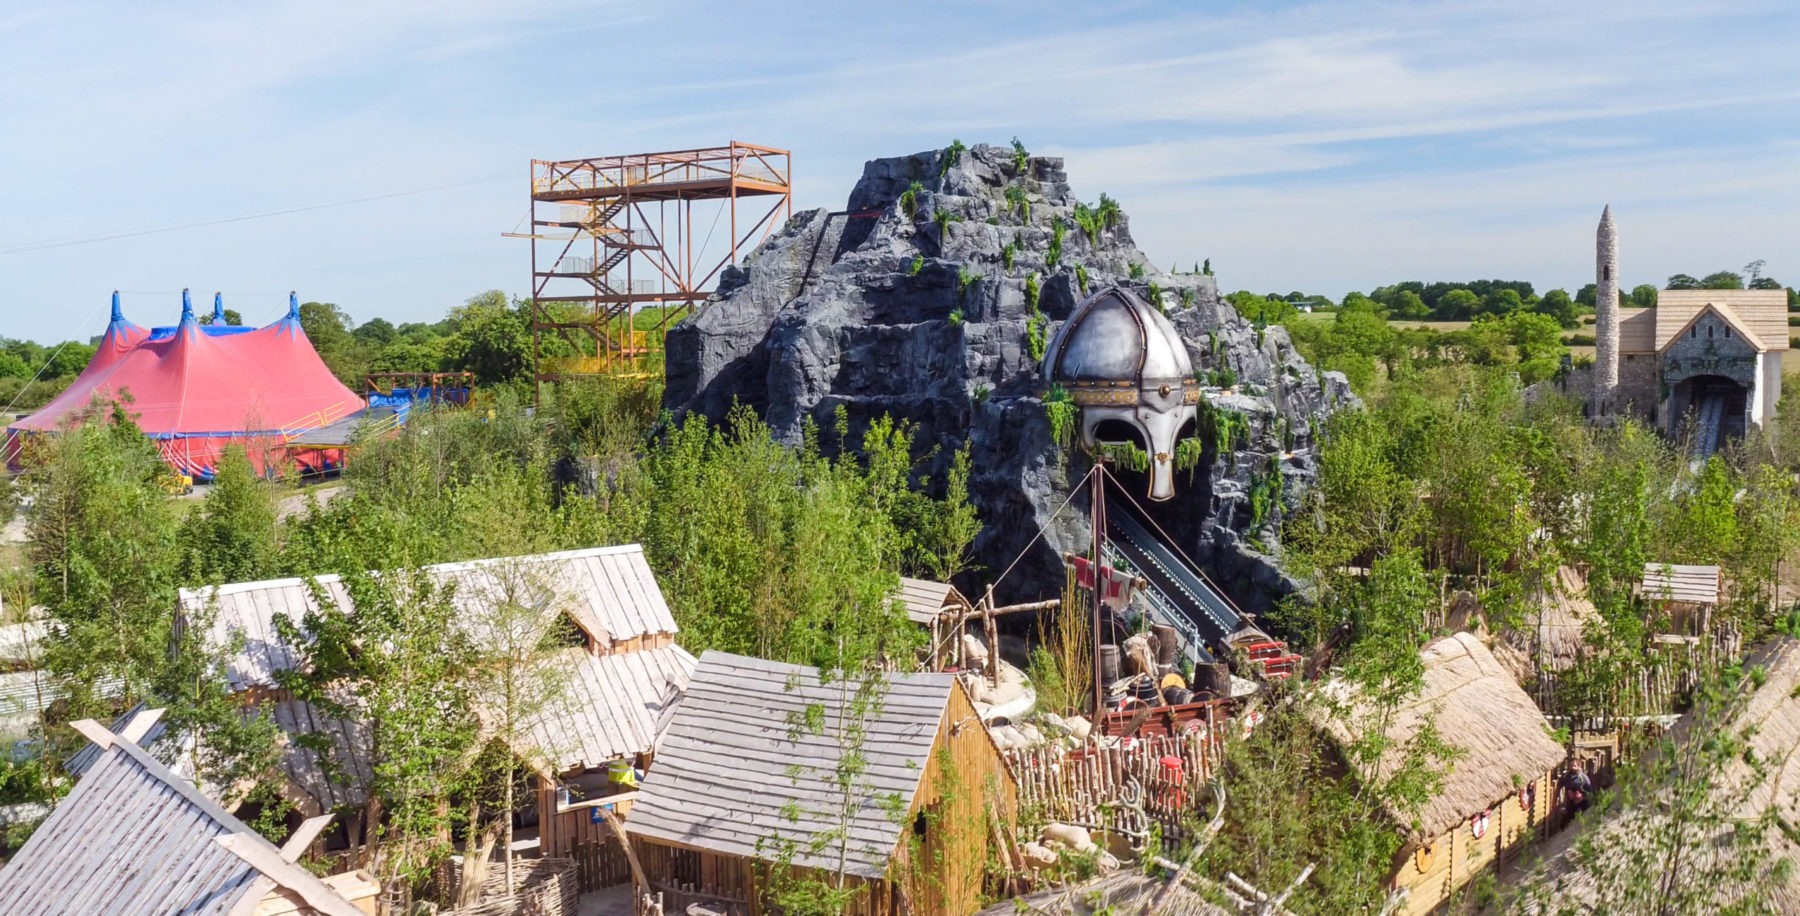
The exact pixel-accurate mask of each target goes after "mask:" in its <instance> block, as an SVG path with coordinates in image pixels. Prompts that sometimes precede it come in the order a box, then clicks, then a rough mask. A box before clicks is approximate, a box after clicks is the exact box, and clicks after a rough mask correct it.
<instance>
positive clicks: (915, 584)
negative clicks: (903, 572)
mask: <svg viewBox="0 0 1800 916" xmlns="http://www.w3.org/2000/svg"><path fill="white" fill-rule="evenodd" d="M897 597H898V598H899V600H900V606H901V607H904V608H906V619H908V620H911V621H912V622H913V623H924V624H929V623H932V622H933V621H935V620H937V619H938V616H939V615H941V614H942V613H943V611H944V608H946V607H952V606H957V607H960V606H966V605H967V604H968V601H967V600H966V599H964V598H963V596H962V593H961V592H958V591H957V590H956V586H954V585H951V584H950V583H948V582H932V581H930V580H928V579H913V578H910V577H908V576H901V577H900V592H899V594H898V596H897Z"/></svg>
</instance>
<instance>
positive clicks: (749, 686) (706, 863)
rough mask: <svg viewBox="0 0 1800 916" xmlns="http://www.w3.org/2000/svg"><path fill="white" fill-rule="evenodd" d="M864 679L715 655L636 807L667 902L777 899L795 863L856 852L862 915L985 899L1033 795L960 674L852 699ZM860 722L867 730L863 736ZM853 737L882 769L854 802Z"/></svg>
mask: <svg viewBox="0 0 1800 916" xmlns="http://www.w3.org/2000/svg"><path fill="white" fill-rule="evenodd" d="M857 686H858V685H856V684H845V683H842V682H829V683H828V682H825V681H822V680H821V678H820V674H819V671H818V670H817V669H814V668H807V667H804V666H800V665H788V664H781V663H777V662H771V661H765V660H762V659H756V658H748V657H745V656H740V655H730V654H726V653H723V652H707V653H705V654H704V655H702V656H701V657H700V665H699V667H698V668H696V669H695V670H694V674H693V677H692V679H691V680H690V682H689V684H688V691H687V696H686V697H685V698H684V699H683V700H682V702H681V705H680V706H679V707H677V708H676V710H675V714H674V717H673V718H672V720H671V721H670V723H669V728H668V730H667V731H666V732H665V733H664V734H663V736H662V744H661V747H660V749H659V750H658V753H657V760H656V766H655V768H653V769H652V770H651V771H650V774H649V776H648V777H647V778H646V779H645V780H644V784H643V787H642V789H641V790H640V791H639V793H638V798H637V805H636V807H635V808H634V809H633V810H632V813H631V817H630V818H629V819H627V821H626V826H627V828H628V829H629V831H630V834H631V838H632V841H633V846H634V847H635V849H636V853H637V856H638V858H639V860H640V861H641V862H642V863H643V867H644V871H645V873H646V876H647V879H648V880H649V882H650V887H649V888H647V889H646V890H648V892H650V893H652V894H660V895H662V898H663V901H664V906H665V908H666V909H667V911H669V912H681V911H682V910H683V909H684V908H685V907H687V906H690V905H692V904H700V905H702V906H712V907H717V908H722V909H724V910H729V911H732V912H740V913H746V914H761V913H765V912H770V909H769V907H768V902H767V896H768V895H769V893H770V892H771V890H772V889H773V888H774V887H776V886H777V885H778V884H779V883H780V882H781V881H782V880H783V875H784V874H785V875H787V876H790V877H792V876H803V875H807V874H811V875H814V876H827V875H830V876H835V875H836V874H837V871H838V868H839V866H840V864H841V866H842V870H843V874H844V875H845V880H846V882H847V885H848V886H853V887H858V888H860V893H859V894H858V896H857V898H856V900H855V902H854V903H853V904H852V906H851V908H850V912H852V913H856V914H894V913H902V912H914V913H969V912H973V911H975V910H976V909H977V908H978V906H979V902H980V894H981V888H982V882H983V879H984V873H983V870H984V863H986V862H987V861H988V858H989V852H990V845H989V844H990V843H992V842H994V840H993V838H994V836H995V835H996V834H1002V833H1004V832H1005V831H1006V830H1007V829H1009V828H1007V827H1005V826H1004V825H1006V824H1010V823H1011V821H1012V817H1013V810H1014V805H1015V799H1016V796H1017V790H1016V787H1015V785H1014V783H1013V779H1012V776H1011V775H1010V774H1009V773H1008V771H1007V769H1006V764H1005V762H1004V760H1003V759H1002V757H1001V754H1000V749H999V748H998V747H997V746H996V745H995V744H994V741H993V739H992V738H991V737H990V736H989V734H988V731H987V729H986V727H984V726H983V725H982V723H981V720H980V718H979V717H978V716H977V715H976V713H975V709H974V706H973V705H972V704H971V703H970V701H969V698H968V695H967V693H966V692H965V691H964V690H963V688H962V686H961V684H960V683H958V681H957V679H956V678H955V677H954V676H953V675H949V674H935V673H933V674H897V675H890V676H888V677H887V678H886V680H885V683H884V684H883V685H882V686H881V687H880V688H879V691H878V692H879V696H880V700H879V702H878V703H876V704H875V707H874V708H873V709H872V710H870V711H869V712H868V713H867V715H866V716H857V715H855V714H853V713H850V712H847V710H848V709H849V708H851V707H848V706H847V699H848V696H849V694H852V693H854V692H855V691H856V689H857ZM859 719H860V720H861V721H860V722H859V721H858V720H859ZM857 727H860V728H862V729H865V730H866V734H865V737H864V738H863V739H862V740H861V741H860V742H856V745H857V746H855V747H852V748H847V747H846V744H845V742H844V740H843V736H844V735H845V734H847V733H848V732H849V731H850V730H851V729H854V728H857ZM852 751H854V752H858V753H860V754H862V755H863V756H865V757H866V759H867V769H866V770H865V771H864V773H863V774H862V775H861V776H860V777H858V778H857V779H856V780H855V788H854V789H852V790H851V791H850V792H849V793H847V800H848V804H846V793H844V792H843V791H842V789H841V785H839V784H836V783H834V782H833V778H834V774H836V773H837V772H838V767H839V765H840V763H841V762H842V761H843V760H844V758H845V755H846V754H847V753H850V752H852Z"/></svg>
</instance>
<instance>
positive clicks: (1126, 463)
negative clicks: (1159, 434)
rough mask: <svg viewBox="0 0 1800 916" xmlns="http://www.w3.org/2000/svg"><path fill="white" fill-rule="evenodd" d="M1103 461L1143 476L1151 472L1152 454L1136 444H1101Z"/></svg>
mask: <svg viewBox="0 0 1800 916" xmlns="http://www.w3.org/2000/svg"><path fill="white" fill-rule="evenodd" d="M1100 457H1101V460H1104V461H1110V462H1112V463H1113V464H1116V465H1118V466H1119V467H1122V468H1124V469H1125V470H1127V471H1135V472H1137V473H1139V474H1142V473H1144V472H1146V471H1148V470H1150V453H1149V452H1146V451H1144V450H1143V448H1141V447H1140V446H1139V445H1138V444H1137V443H1136V442H1102V443H1100Z"/></svg>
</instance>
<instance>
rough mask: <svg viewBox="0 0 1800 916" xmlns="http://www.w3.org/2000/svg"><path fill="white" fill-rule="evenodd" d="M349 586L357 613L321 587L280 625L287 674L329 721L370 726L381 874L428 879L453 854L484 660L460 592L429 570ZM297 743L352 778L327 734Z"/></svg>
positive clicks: (370, 820)
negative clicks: (453, 804)
mask: <svg viewBox="0 0 1800 916" xmlns="http://www.w3.org/2000/svg"><path fill="white" fill-rule="evenodd" d="M342 586H343V589H344V591H345V593H347V594H348V596H349V607H341V606H339V604H338V602H337V600H336V599H335V598H334V597H333V595H332V592H331V591H328V590H326V589H325V588H323V587H319V586H317V585H315V586H314V589H313V591H314V596H315V600H314V602H313V605H314V606H313V607H312V608H311V609H309V610H308V611H307V613H306V614H305V615H304V617H303V619H302V621H301V622H300V624H299V625H298V626H296V625H295V624H294V623H293V621H291V620H289V619H288V618H285V617H278V618H277V619H276V622H277V627H278V629H279V631H280V634H281V637H282V639H283V640H284V641H286V642H287V643H288V645H290V646H292V647H293V650H294V652H295V655H296V657H297V664H296V666H295V667H294V668H293V669H292V670H290V671H286V672H281V673H280V674H279V675H278V678H279V681H280V683H281V685H282V686H283V687H284V688H286V689H288V690H291V691H292V692H293V694H294V696H295V697H296V698H298V699H301V700H304V701H306V702H308V703H311V704H313V706H314V707H315V708H317V709H318V710H320V711H321V712H322V713H324V714H325V715H327V716H331V717H334V718H339V719H344V720H347V721H351V722H360V723H366V725H367V727H368V732H369V735H368V746H367V749H366V751H367V758H366V763H367V767H368V772H369V773H370V774H371V776H370V779H369V801H368V804H367V806H366V807H365V810H364V823H365V824H367V825H368V843H369V845H370V847H371V858H372V860H373V862H374V863H375V864H374V868H375V869H376V871H377V874H378V877H380V878H382V879H389V878H406V879H410V880H419V879H422V878H423V877H425V876H426V875H427V874H428V873H429V872H430V871H431V869H432V867H433V866H434V865H435V864H436V863H438V862H440V861H442V860H443V859H444V857H446V856H447V855H448V854H449V849H448V848H446V847H445V846H444V844H443V843H442V841H441V839H440V837H441V835H443V834H444V833H447V832H448V831H449V830H451V829H452V827H454V826H456V819H455V817H454V815H453V814H452V810H453V809H451V808H450V807H449V806H448V805H447V804H446V802H447V801H448V800H449V799H450V798H452V797H455V796H456V795H457V794H458V793H459V792H462V791H464V790H466V789H468V788H470V787H471V784H472V772H473V761H474V756H475V755H474V751H475V750H476V741H477V738H478V735H479V723H478V721H477V719H476V717H475V714H474V712H473V710H474V703H473V697H472V694H471V684H470V678H469V675H470V673H471V672H473V671H475V670H476V668H477V661H478V658H479V656H478V654H477V653H476V651H475V647H474V645H473V644H472V642H471V640H470V638H469V628H468V627H467V626H466V625H464V623H463V621H461V620H460V615H459V612H458V610H457V608H456V605H455V603H454V602H453V601H452V596H451V594H450V593H449V591H448V590H447V589H445V588H444V587H442V586H440V585H438V584H437V583H436V582H434V581H433V580H432V579H431V577H430V576H428V575H427V574H425V573H423V572H420V571H417V570H407V569H401V570H394V571H389V572H385V573H379V574H372V573H364V572H362V571H360V570H353V571H350V572H347V573H346V574H344V576H343V579H342ZM351 608H354V612H352V611H351ZM302 634H304V636H303V635H302ZM296 740H299V741H301V742H304V743H305V744H306V745H307V746H308V747H309V748H310V749H311V750H313V752H314V753H317V754H319V755H320V758H321V760H322V761H324V764H325V770H326V773H327V775H328V777H330V778H336V779H344V778H346V774H349V773H351V772H354V771H353V770H352V769H351V764H350V761H348V760H345V759H343V758H342V757H341V754H342V753H343V749H341V748H339V747H338V746H337V744H336V742H333V741H331V740H330V736H329V735H328V734H312V735H303V736H300V737H298V738H297V739H296Z"/></svg>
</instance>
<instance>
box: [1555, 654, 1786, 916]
mask: <svg viewBox="0 0 1800 916" xmlns="http://www.w3.org/2000/svg"><path fill="white" fill-rule="evenodd" d="M1752 663H1753V664H1755V665H1758V666H1761V667H1762V669H1763V672H1764V674H1765V675H1766V677H1765V678H1764V680H1763V682H1762V684H1761V686H1760V687H1756V688H1755V690H1754V692H1752V693H1751V694H1750V696H1749V697H1748V698H1747V701H1746V702H1745V703H1744V705H1743V708H1742V710H1741V711H1740V712H1739V713H1738V714H1737V715H1736V716H1735V718H1734V719H1733V721H1732V724H1731V731H1732V732H1734V733H1737V734H1747V735H1748V736H1749V737H1748V741H1749V745H1750V749H1751V753H1750V754H1740V755H1736V756H1734V757H1733V759H1732V761H1731V763H1730V764H1729V765H1728V766H1726V767H1725V768H1724V771H1723V772H1722V773H1719V774H1718V776H1717V778H1716V780H1715V785H1714V788H1713V793H1714V794H1713V798H1714V799H1715V800H1716V802H1717V803H1718V804H1719V806H1720V809H1721V810H1723V811H1725V812H1728V816H1731V817H1735V818H1737V819H1740V820H1746V821H1748V820H1754V819H1756V818H1759V817H1762V816H1763V815H1765V814H1766V813H1773V814H1774V815H1775V817H1776V818H1777V819H1778V822H1779V823H1778V824H1777V825H1776V826H1775V827H1774V828H1772V829H1769V830H1767V831H1766V832H1765V834H1764V840H1765V844H1766V847H1767V855H1766V856H1764V857H1762V859H1761V860H1760V861H1757V862H1752V863H1748V864H1749V865H1750V866H1751V867H1749V868H1744V867H1742V866H1744V865H1746V864H1747V863H1746V862H1745V861H1744V858H1743V856H1744V850H1743V849H1742V848H1741V847H1740V848H1735V849H1734V848H1733V846H1732V844H1731V843H1729V842H1723V841H1722V840H1723V838H1724V834H1725V833H1726V831H1727V830H1729V829H1731V828H1728V827H1719V828H1717V833H1718V835H1717V836H1702V835H1695V834H1692V833H1690V834H1689V835H1688V836H1687V840H1688V842H1687V843H1686V847H1687V849H1688V855H1689V856H1691V857H1693V858H1690V859H1689V860H1688V866H1687V867H1686V868H1685V869H1684V871H1683V874H1684V875H1685V878H1678V879H1677V885H1678V886H1677V887H1675V888H1674V889H1673V890H1674V892H1675V893H1677V894H1682V893H1686V892H1695V893H1699V894H1701V895H1702V896H1710V897H1712V898H1713V899H1714V900H1716V901H1719V902H1720V903H1724V902H1727V901H1730V900H1734V899H1738V898H1740V897H1741V896H1743V895H1745V894H1751V895H1755V894H1759V893H1761V892H1764V891H1766V892H1767V893H1768V894H1769V899H1768V900H1766V901H1765V903H1766V904H1767V906H1768V907H1769V908H1770V910H1769V911H1771V912H1780V913H1800V868H1791V867H1790V868H1782V867H1781V865H1780V863H1781V861H1782V860H1783V859H1786V860H1787V862H1788V863H1790V865H1800V844H1797V843H1796V842H1795V841H1794V840H1793V839H1791V838H1790V836H1789V834H1788V833H1787V832H1786V830H1787V829H1789V828H1788V825H1793V824H1800V640H1795V639H1789V638H1783V639H1781V640H1779V641H1777V642H1776V643H1774V644H1772V645H1771V646H1769V647H1768V648H1766V649H1765V650H1764V651H1763V652H1761V653H1759V655H1758V656H1757V657H1756V658H1755V659H1753V660H1752ZM1752 683H1753V682H1752ZM1693 727H1694V726H1693V723H1692V720H1691V719H1684V720H1683V721H1682V722H1680V723H1678V724H1677V725H1676V727H1675V732H1674V735H1673V737H1675V738H1676V739H1677V740H1686V739H1688V738H1689V737H1692V738H1694V739H1696V740H1698V739H1700V738H1702V737H1704V736H1700V735H1691V736H1690V735H1689V734H1687V733H1688V732H1689V731H1690V730H1691V729H1692V728H1693ZM1746 758H1748V759H1754V760H1757V761H1760V763H1761V767H1760V773H1759V768H1758V767H1757V766H1754V765H1752V764H1751V763H1750V762H1748V760H1747V759H1746ZM1650 794H1651V796H1652V797H1660V796H1661V793H1659V792H1651V793H1650ZM1672 829H1679V828H1676V827H1672V825H1670V824H1669V822H1668V818H1667V817H1666V815H1664V814H1662V813H1660V812H1658V811H1657V810H1655V809H1654V808H1647V807H1643V806H1638V807H1631V808H1626V809H1624V810H1623V811H1620V812H1617V813H1614V814H1611V815H1609V816H1608V817H1607V818H1605V819H1604V820H1601V821H1600V822H1598V823H1595V824H1591V825H1583V827H1582V829H1575V830H1566V831H1563V833H1562V834H1560V835H1558V836H1557V837H1556V838H1555V839H1553V840H1551V841H1550V842H1549V843H1548V844H1546V845H1545V847H1544V849H1543V856H1542V858H1541V859H1540V862H1541V865H1539V866H1538V878H1539V879H1540V880H1539V881H1538V882H1536V884H1537V885H1538V886H1537V888H1536V889H1537V890H1539V891H1542V892H1543V893H1542V896H1543V898H1544V899H1536V900H1532V901H1529V902H1528V903H1527V904H1526V905H1524V906H1523V907H1521V909H1522V910H1523V911H1525V912H1532V911H1534V907H1535V909H1536V910H1541V911H1543V912H1554V913H1585V912H1592V913H1599V912H1607V911H1615V910H1617V909H1618V901H1616V900H1613V899H1609V898H1612V897H1614V896H1616V895H1617V894H1618V893H1619V889H1618V888H1617V887H1616V886H1615V885H1614V884H1613V883H1612V881H1611V878H1610V876H1611V875H1613V874H1615V873H1616V874H1626V873H1631V872H1635V871H1638V870H1640V869H1641V868H1642V867H1644V866H1643V865H1642V863H1644V862H1646V861H1654V860H1657V859H1661V858H1663V856H1661V855H1658V844H1659V842H1660V841H1661V838H1665V837H1667V836H1668V835H1669V834H1670V832H1671V830H1672ZM1583 837H1591V838H1592V839H1593V842H1592V843H1591V844H1583V843H1582V842H1581V840H1582V838H1583ZM1584 845H1585V846H1588V847H1590V848H1591V850H1592V851H1591V852H1590V851H1587V850H1584V849H1583V846H1584ZM1659 893H1660V892H1659Z"/></svg>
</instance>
